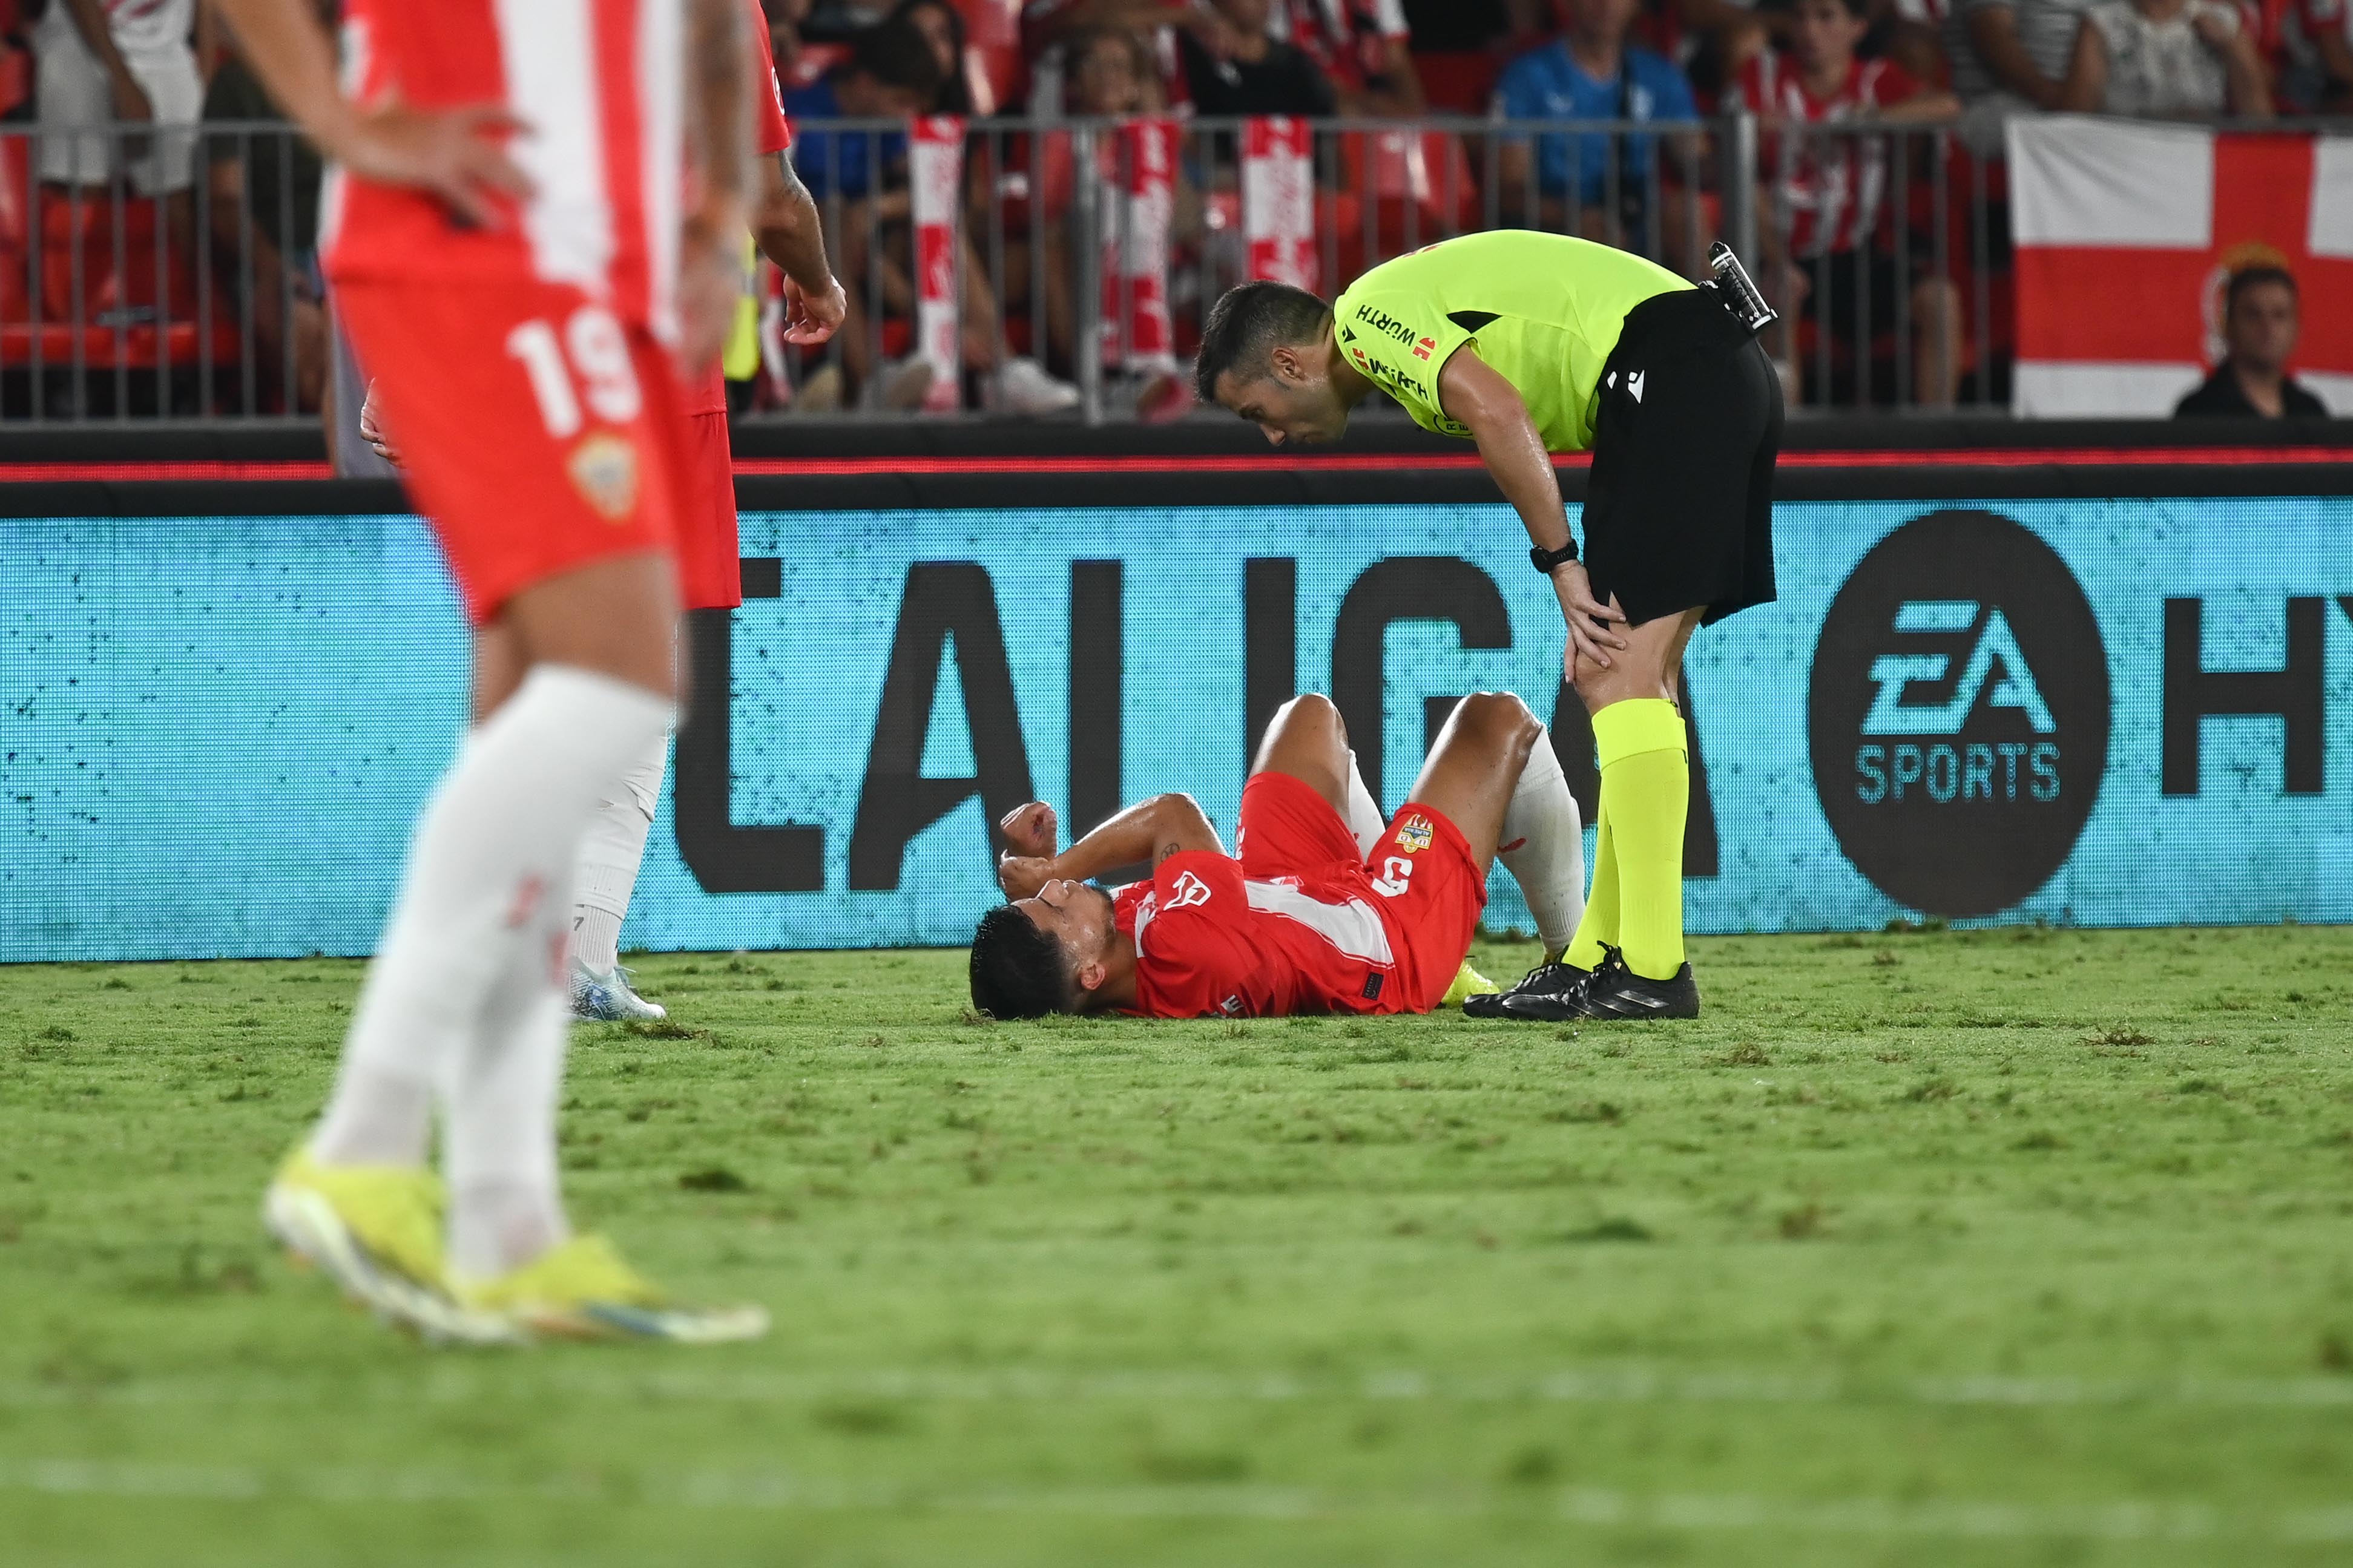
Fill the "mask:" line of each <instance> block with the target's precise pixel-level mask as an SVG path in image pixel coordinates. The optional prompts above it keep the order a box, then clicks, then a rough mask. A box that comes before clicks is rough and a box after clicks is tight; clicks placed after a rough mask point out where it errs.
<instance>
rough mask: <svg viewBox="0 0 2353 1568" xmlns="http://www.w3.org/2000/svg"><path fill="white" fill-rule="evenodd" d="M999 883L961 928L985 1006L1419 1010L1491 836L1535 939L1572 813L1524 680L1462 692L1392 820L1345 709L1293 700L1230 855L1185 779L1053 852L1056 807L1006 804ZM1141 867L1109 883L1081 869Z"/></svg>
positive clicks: (1483, 881) (1574, 905)
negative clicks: (989, 903) (1185, 791)
mask: <svg viewBox="0 0 2353 1568" xmlns="http://www.w3.org/2000/svg"><path fill="white" fill-rule="evenodd" d="M1004 833H1005V837H1006V841H1007V843H1008V845H1009V846H1011V847H1010V849H1009V850H1008V853H1006V854H1005V855H1004V857H1003V858H1001V859H1000V860H999V861H998V864H997V879H998V881H999V882H1000V883H1001V884H1002V885H1003V886H1004V889H1005V892H1006V896H1007V897H1008V899H1009V900H1012V901H1011V902H1009V903H1007V904H1005V905H1002V906H1000V907H998V908H997V909H994V910H989V911H988V913H987V915H986V916H984V917H983V918H982V920H981V922H980V929H979V931H976V933H975V934H974V936H973V943H972V999H973V1004H974V1005H975V1006H976V1007H978V1008H979V1009H980V1010H981V1011H983V1012H985V1013H987V1014H989V1015H990V1016H994V1017H998V1018H1034V1017H1038V1016H1042V1015H1044V1014H1047V1013H1132V1014H1139V1015H1142V1016H1145V1017H1153V1018H1199V1017H1234V1018H1242V1017H1253V1018H1254V1017H1274V1016H1283V1015H1286V1014H1293V1013H1427V1012H1429V1011H1430V1010H1431V1009H1432V1008H1434V1007H1436V1006H1438V1005H1440V1003H1441V1002H1442V1001H1443V1000H1444V998H1445V996H1446V994H1447V991H1448V988H1449V986H1450V985H1451V984H1452V983H1453V981H1454V979H1455V976H1456V974H1457V973H1459V971H1460V970H1461V967H1462V964H1463V963H1464V960H1465V959H1466V957H1467V956H1468V955H1469V953H1470V951H1471V939H1472V935H1473V934H1474V933H1475V932H1476V931H1477V930H1478V927H1479V914H1480V911H1481V910H1483V909H1484V908H1485V907H1486V904H1487V868H1488V865H1489V863H1490V862H1492V861H1493V860H1494V859H1495V858H1496V856H1497V854H1498V851H1499V847H1500V852H1501V854H1502V857H1503V861H1504V867H1505V868H1506V869H1508V870H1509V871H1510V872H1511V873H1512V875H1513V877H1514V878H1515V879H1517V880H1518V882H1519V884H1520V890H1521V891H1522V893H1524V894H1525V896H1526V898H1527V902H1528V908H1529V910H1531V911H1532V912H1533V913H1534V914H1535V919H1536V924H1537V927H1538V930H1539V931H1540V933H1541V934H1542V936H1543V939H1544V942H1545V945H1546V947H1547V948H1551V947H1553V946H1555V945H1556V944H1560V943H1565V942H1567V940H1568V935H1569V932H1570V931H1573V930H1574V929H1575V928H1576V925H1577V915H1578V913H1579V910H1581V908H1582V906H1583V903H1584V884H1585V854H1584V849H1585V840H1584V828H1583V826H1582V824H1580V823H1579V822H1578V820H1577V802H1576V800H1575V798H1574V797H1573V796H1571V795H1570V794H1569V790H1568V780H1567V776H1566V775H1564V774H1563V773H1562V772H1561V769H1560V761H1559V759H1558V758H1557V757H1556V756H1555V755H1554V754H1553V749H1552V742H1551V737H1550V736H1548V735H1547V734H1546V732H1545V727H1544V725H1542V724H1541V723H1539V722H1538V721H1536V717H1535V714H1533V713H1531V712H1529V711H1528V709H1527V705H1526V704H1525V703H1524V702H1522V701H1521V700H1519V699H1518V698H1516V697H1512V696H1505V695H1498V694H1495V693H1484V694H1482V695H1480V696H1477V697H1466V698H1464V699H1463V700H1461V703H1459V704H1457V705H1456V707H1455V710H1454V712H1453V715H1452V716H1451V718H1449V719H1448V720H1447V721H1446V728H1445V729H1444V730H1443V731H1440V734H1439V737H1438V744H1437V745H1436V746H1434V747H1433V748H1431V750H1430V760H1429V761H1428V762H1427V763H1424V764H1423V767H1422V770H1421V776H1420V777H1419V778H1418V779H1416V780H1415V781H1414V784H1413V789H1412V791H1411V793H1410V794H1409V795H1407V796H1406V804H1405V806H1404V808H1403V809H1402V810H1400V811H1399V812H1398V814H1397V816H1396V817H1395V818H1394V819H1393V820H1391V821H1388V822H1386V823H1385V822H1383V821H1382V820H1381V815H1380V810H1379V808H1378V807H1377V805H1374V803H1373V799H1372V796H1371V795H1370V794H1369V793H1368V792H1367V791H1366V788H1365V785H1364V781H1363V779H1362V778H1360V777H1358V776H1357V773H1356V765H1355V762H1354V760H1353V758H1352V757H1351V755H1350V753H1349V751H1348V737H1347V731H1346V730H1345V728H1344V727H1343V726H1342V724H1341V722H1340V710H1338V709H1337V708H1335V707H1334V706H1333V705H1332V702H1331V700H1330V699H1329V698H1325V697H1316V696H1308V697H1297V698H1293V700H1291V701H1290V702H1289V703H1287V704H1285V705H1284V707H1283V708H1282V711H1281V712H1279V713H1277V714H1276V715H1275V717H1274V721H1273V722H1272V723H1271V724H1269V725H1268V726H1267V731H1266V737H1265V739H1264V740H1263V741H1261V742H1260V745H1259V752H1258V758H1257V761H1256V762H1255V763H1254V764H1253V765H1252V768H1251V770H1250V781H1249V783H1247V784H1244V785H1243V786H1242V805H1241V821H1240V827H1239V829H1238V831H1237V832H1236V833H1235V835H1234V853H1233V854H1232V855H1228V854H1227V853H1226V852H1225V849H1224V847H1222V846H1221V845H1219V842H1218V835H1217V830H1216V829H1215V828H1213V827H1211V826H1209V821H1208V817H1206V816H1203V815H1202V814H1201V808H1200V807H1199V806H1198V805H1195V804H1194V802H1193V797H1192V796H1190V795H1155V796H1154V797H1153V798H1152V799H1150V800H1147V801H1145V802H1144V803H1143V804H1141V805H1134V806H1130V807H1129V808H1128V809H1127V810H1125V811H1124V812H1122V813H1121V814H1120V815H1118V816H1114V817H1113V818H1112V819H1111V820H1110V821H1108V822H1106V823H1104V824H1103V826H1100V827H1098V828H1096V829H1095V830H1094V831H1093V832H1092V833H1090V834H1088V835H1087V836H1086V837H1084V838H1082V839H1080V840H1079V842H1078V843H1076V844H1075V845H1072V846H1071V847H1070V848H1068V849H1066V850H1064V851H1062V852H1061V853H1060V855H1057V854H1055V853H1054V843H1055V829H1054V814H1053V811H1052V809H1051V808H1050V807H1048V806H1046V805H1039V804H1032V805H1026V806H1023V807H1022V808H1020V809H1019V810H1018V811H1016V812H1014V813H1013V814H1012V815H1011V816H1008V817H1007V818H1006V821H1005V823H1004ZM1139 864H1148V865H1149V866H1150V867H1151V868H1152V875H1151V877H1150V879H1148V880H1145V881H1141V882H1136V883H1134V884H1131V885H1130V886H1127V887H1124V888H1121V889H1116V890H1114V891H1112V892H1105V891H1104V890H1103V889H1100V888H1096V887H1092V886H1090V885H1089V884H1088V879H1089V878H1092V877H1096V876H1100V875H1102V874H1103V873H1104V872H1106V871H1109V870H1112V869H1113V868H1116V867H1121V866H1131V865H1139Z"/></svg>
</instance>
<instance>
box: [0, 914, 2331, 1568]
mask: <svg viewBox="0 0 2353 1568" xmlns="http://www.w3.org/2000/svg"><path fill="white" fill-rule="evenodd" d="M1694 946H1695V952H1694V957H1695V958H1696V960H1697V961H1698V964H1699V973H1700V975H1701V979H1702V983H1703V984H1704V986H1705V988H1706V992H1707V1000H1708V1008H1709V1011H1708V1016H1706V1017H1705V1018H1704V1019H1702V1020H1700V1021H1699V1022H1697V1023H1696V1024H1689V1025H1677V1024H1662V1025H1647V1026H1628V1025H1620V1026H1591V1027H1585V1028H1581V1029H1571V1028H1563V1027H1552V1026H1535V1027H1503V1026H1485V1027H1482V1026H1474V1025H1472V1024H1471V1023H1469V1022H1467V1021H1465V1020H1464V1019H1462V1018H1461V1016H1460V1015H1459V1014H1458V1015H1454V1016H1445V1017H1437V1018H1427V1019H1410V1018H1409V1019H1398V1020H1389V1021H1379V1022H1350V1021H1345V1020H1336V1019H1313V1020H1296V1021H1291V1022H1258V1023H1250V1024H1233V1023H1200V1024H1191V1025H1182V1026H1171V1025H1142V1024H1136V1023H1129V1022H1118V1021H1087V1020H1060V1021H1056V1022H1053V1023H1050V1024H1045V1025H1035V1026H998V1025H992V1024H988V1023H986V1022H982V1021H978V1020H976V1019H974V1018H973V1017H971V1016H969V1015H968V1014H967V1013H966V1012H965V1007H964V1005H963V995H962V987H961V978H962V976H961V958H962V955H961V954H954V953H934V952H923V953H882V954H826V955H752V956H744V957H739V958H733V959H730V958H728V957H725V956H718V957H712V956H701V957H696V956H691V955H690V956H677V957H665V958H650V959H648V960H646V961H645V964H644V968H643V971H642V975H641V979H642V984H643V987H644V989H645V990H646V991H647V992H648V993H649V994H652V995H654V996H657V997H659V998H660V999H662V1000H663V1001H666V1002H668V1003H669V1004H670V1006H671V1008H672V1013H673V1016H674V1018H676V1019H677V1020H678V1021H679V1025H680V1027H677V1028H661V1027H658V1028H656V1029H654V1030H650V1031H645V1032H636V1033H633V1032H630V1031H628V1030H625V1029H622V1028H618V1027H610V1026H599V1027H593V1028H586V1029H583V1030H581V1031H580V1032H579V1034H578V1036H577V1037H576V1041H575V1047H574V1053H573V1063H572V1071H571V1076H570V1080H569V1085H568V1097H569V1104H568V1105H567V1107H566V1111H565V1122H564V1131H565V1166H566V1179H567V1182H568V1184H569V1192H570V1195H571V1199H572V1204H573V1208H574V1212H575V1216H576V1217H577V1219H578V1220H579V1221H580V1222H581V1223H582V1224H583V1225H584V1226H590V1227H596V1228H603V1229H607V1230H609V1231H610V1232H611V1233H612V1234H614V1235H615V1236H616V1237H617V1239H619V1240H620V1241H621V1242H622V1243H623V1244H624V1245H625V1246H626V1247H628V1249H629V1250H630V1251H631V1253H632V1254H633V1255H634V1256H635V1257H637V1258H638V1259H639V1260H640V1261H641V1262H642V1263H643V1264H645V1265H646V1266H647V1267H648V1268H650V1269H652V1270H653V1271H655V1272H656V1273H657V1274H658V1275H659V1276H660V1277H662V1278H665V1279H669V1280H670V1281H671V1282H673V1283H674V1284H675V1285H676V1286H678V1287H679V1288H681V1289H682V1290H683V1291H685V1292H688V1293H691V1294H693V1295H696V1296H701V1297H706V1298H731V1299H733V1298H743V1299H751V1300H760V1301H763V1302H765V1303H767V1304H768V1305H769V1306H770V1307H771V1308H772V1309H773V1310H774V1311H775V1313H776V1320H777V1328H776V1332H775V1333H774V1335H773V1336H772V1337H770V1338H769V1339H768V1340H767V1341H765V1342H763V1343H760V1344H756V1345H753V1346H748V1347H742V1348H736V1349H730V1350H726V1351H720V1352H692V1351H681V1350H649V1349H644V1348H616V1347H609V1346H607V1347H596V1346H547V1347H541V1348H538V1349H534V1350H531V1351H528V1352H512V1353H462V1352H434V1351H428V1350H425V1349H422V1348H419V1347H417V1346H416V1345H414V1344H411V1343H409V1342H405V1341H403V1340H400V1339H398V1338H396V1337H395V1336H393V1335H391V1334H389V1333H387V1332H385V1331H383V1330H381V1329H379V1328H377V1327H376V1326H375V1325H374V1324H373V1323H371V1322H369V1321H366V1320H365V1319H364V1318H361V1317H359V1316H356V1315H354V1314H353V1313H351V1312H349V1311H346V1310H343V1308H341V1307H340V1306H339V1305H338V1304H337V1303H335V1302H334V1301H333V1300H331V1298H330V1296H329V1293H328V1292H327V1290H326V1289H325V1288H324V1287H323V1286H322V1284H321V1283H320V1282H319V1281H317V1280H316V1279H310V1278H305V1277H301V1276H298V1275H296V1274H295V1273H293V1272H292V1271H291V1270H290V1269H289V1268H287V1267H286V1266H285V1265H284V1264H283V1263H282V1262H281V1261H280V1259H279V1258H277V1257H276V1256H274V1255H273V1254H272V1253H271V1252H270V1251H269V1248H268V1247H266V1246H265V1244H264V1242H263V1239H262V1237H260V1235H259V1228H258V1225H257V1221H256V1217H255V1207H256V1203H257V1200H258V1198H259V1194H260V1189H261V1185H262V1183H263V1180H264V1178H265V1176H266V1175H267V1173H268V1172H269V1167H270V1166H271V1164H272V1163H273V1162H274V1161H275V1160H276V1158H277V1157H278V1156H279V1155H280V1152H282V1151H283V1150H284V1149H285V1148H286V1147H287V1145H288V1144H289V1142H290V1140H292V1139H293V1138H294V1136H295V1135H296V1133H297V1132H298V1131H299V1130H300V1129H301V1127H302V1126H303V1125H304V1123H305V1121H306V1120H307V1119H308V1118H309V1117H310V1116H311V1114H312V1112H313V1111H314V1110H316V1108H317V1107H318V1105H319V1104H320V1102H321V1100H322V1096H323V1094H324V1093H325V1090H326V1088H327V1084H328V1080H329V1075H330V1073H331V1072H332V1068H333V1065H334V1060H335V1053H336V1048H337V1045H338V1041H339V1037H340V1034H341V1031H342V1028H343V1023H344V1020H345V1018H346V1016H347V1014H348V1010H349V1006H350V1003H351V999H352V995H353V987H354V984H355V982H356V980H357V977H358V973H359V972H358V969H357V967H356V966H355V965H353V964H349V963H327V962H313V963H216V964H185V965H181V964H149V965H124V966H98V967H78V968H51V967H23V968H16V969H6V970H0V1562H5V1563H10V1564H14V1565H23V1564H30V1563H72V1564H77V1565H81V1564H110V1563H171V1564H174V1568H179V1565H187V1564H212V1563H221V1564H229V1563H235V1564H278V1563H285V1564H298V1563H299V1564H305V1565H310V1564H328V1563H332V1564H338V1565H340V1564H370V1563H434V1564H445V1563H529V1564H549V1565H555V1564H563V1565H566V1568H578V1565H586V1564H602V1563H665V1564H681V1565H686V1564H693V1565H697V1568H700V1565H702V1564H712V1563H763V1564H768V1563H793V1564H845V1565H847V1564H895V1563H942V1564H958V1565H965V1564H999V1563H1003V1564H1011V1563H1049V1564H1061V1563H1068V1564H1087V1565H1093V1564H1147V1563H1152V1564H1156V1563H1282V1564H1333V1565H1341V1564H1347V1565H1357V1564H1368V1563H1417V1564H1419V1563H1529V1564H1535V1563H1545V1564H1554V1563H1572V1562H1574V1563H1620V1562H1623V1563H1743V1564H1755V1563H1793V1564H1806V1565H1809V1568H1811V1565H1816V1564H1826V1565H1837V1564H1861V1563H1874V1564H1891V1565H1893V1564H1907V1565H1908V1564H1917V1563H1970V1564H1975V1563H1984V1564H1994V1563H2001V1564H2012V1563H2036V1564H2040V1563H2052V1564H2057V1563H2099V1564H2110V1563H2113V1564H2126V1563H2130V1564H2134V1565H2136V1568H2139V1565H2146V1564H2152V1563H2190V1562H2198V1563H2208V1562H2211V1563H2315V1564H2317V1563H2344V1562H2347V1561H2348V1560H2353V1247H2348V1240H2353V1228H2348V1218H2353V1052H2348V1040H2349V1039H2353V931H2344V930H2296V929H2271V930H2241V931H2164V932H2140V933H2129V932H2102V933H2079V932H2073V931H2032V930H2017V931H1984V932H1977V933H1971V934H1966V935H1963V934H1956V933H1949V932H1936V933H1925V934H1909V935H1888V936H1870V937H1821V938H1779V939H1740V940H1725V941H1710V942H1698V943H1695V944H1694ZM1480 957H1481V960H1482V963H1483V965H1484V966H1485V967H1486V968H1487V969H1488V970H1489V971H1490V972H1491V973H1496V974H1498V975H1503V974H1504V973H1507V972H1508V973H1516V972H1517V970H1518V968H1519V967H1520V966H1521V965H1522V964H1523V963H1525V961H1526V958H1527V954H1526V953H1525V952H1524V951H1522V950H1519V949H1515V948H1504V947H1483V948H1482V952H1481V953H1480Z"/></svg>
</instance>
